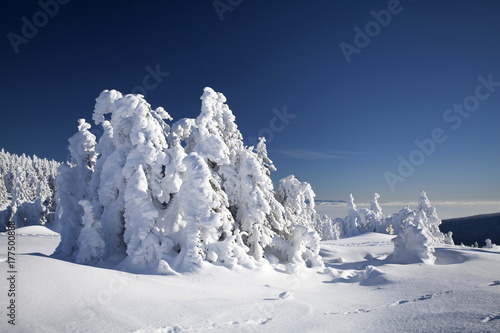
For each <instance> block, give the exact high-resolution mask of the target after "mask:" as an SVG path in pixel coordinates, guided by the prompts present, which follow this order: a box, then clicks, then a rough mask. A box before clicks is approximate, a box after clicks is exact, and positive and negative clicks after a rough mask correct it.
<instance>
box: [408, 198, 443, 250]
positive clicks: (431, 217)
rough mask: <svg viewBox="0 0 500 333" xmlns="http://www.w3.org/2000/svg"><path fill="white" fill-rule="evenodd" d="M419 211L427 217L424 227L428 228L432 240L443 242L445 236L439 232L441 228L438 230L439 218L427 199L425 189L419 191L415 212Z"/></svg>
mask: <svg viewBox="0 0 500 333" xmlns="http://www.w3.org/2000/svg"><path fill="white" fill-rule="evenodd" d="M420 212H422V213H424V214H425V216H426V218H427V223H426V227H427V229H429V232H430V234H431V240H432V242H433V243H444V241H445V236H444V234H443V233H442V232H441V230H439V225H440V224H441V220H440V219H439V217H438V215H437V213H436V208H434V207H433V206H431V204H430V202H429V199H427V194H426V193H425V191H422V192H421V193H420V198H419V200H418V207H417V210H416V212H415V213H416V214H418V213H420Z"/></svg>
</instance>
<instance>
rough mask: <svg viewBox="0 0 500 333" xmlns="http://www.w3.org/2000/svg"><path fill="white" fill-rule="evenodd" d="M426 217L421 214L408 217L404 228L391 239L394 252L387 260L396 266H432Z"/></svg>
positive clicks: (430, 241)
mask: <svg viewBox="0 0 500 333" xmlns="http://www.w3.org/2000/svg"><path fill="white" fill-rule="evenodd" d="M426 219H427V218H426V216H425V214H423V213H417V215H410V216H409V217H408V219H407V220H406V221H405V222H404V227H403V228H402V229H401V230H400V231H399V232H398V234H397V236H396V237H394V238H393V239H392V242H393V243H394V252H393V253H392V254H391V255H389V257H388V260H389V261H391V262H394V263H398V264H411V263H426V264H431V265H432V264H434V261H435V260H436V258H435V257H434V247H433V245H432V235H431V234H430V233H429V231H428V229H427V228H426V227H425V224H426V223H427V221H426Z"/></svg>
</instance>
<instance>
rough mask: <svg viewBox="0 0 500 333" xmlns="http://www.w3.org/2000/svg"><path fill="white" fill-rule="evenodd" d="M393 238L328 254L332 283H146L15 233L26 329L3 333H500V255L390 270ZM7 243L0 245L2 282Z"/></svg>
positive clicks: (0, 239) (270, 275)
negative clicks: (59, 256) (60, 256)
mask: <svg viewBox="0 0 500 333" xmlns="http://www.w3.org/2000/svg"><path fill="white" fill-rule="evenodd" d="M391 238H392V236H389V235H383V234H373V233H371V234H364V235H361V236H357V237H352V238H345V239H341V240H337V241H328V242H323V243H322V250H321V255H322V257H323V260H324V262H325V264H326V266H327V269H326V271H324V272H318V271H315V270H312V269H311V270H308V271H303V272H301V273H300V274H299V275H289V274H285V273H282V271H283V270H284V269H285V268H284V267H282V266H279V265H278V266H271V265H269V266H267V267H266V266H264V268H262V269H261V270H260V271H258V270H247V269H245V268H241V267H239V268H237V269H235V270H229V269H227V268H225V267H221V266H215V265H208V266H207V267H205V268H204V269H203V271H198V272H194V273H190V274H181V275H179V274H172V275H167V276H161V275H140V274H131V273H127V272H121V271H117V270H112V269H104V268H96V267H92V266H84V265H78V264H74V263H70V262H66V261H61V260H56V259H53V258H50V257H49V255H50V254H51V253H52V252H53V251H54V249H55V247H56V246H57V244H58V243H59V238H58V236H57V235H56V234H54V233H53V232H51V231H49V230H47V229H45V228H44V227H39V226H37V227H29V228H21V229H19V230H17V238H16V243H17V270H18V274H17V279H18V280H17V286H16V288H17V291H18V295H17V298H16V325H15V326H12V325H9V324H8V323H7V318H6V316H5V309H6V306H7V302H8V298H7V296H6V295H7V292H6V289H7V288H8V286H7V285H6V284H5V283H2V284H1V289H2V290H1V293H0V295H1V296H0V308H1V309H2V311H1V314H2V316H1V321H0V331H1V332H137V333H139V332H141V333H142V332H256V331H258V332H363V331H372V332H402V331H405V332H417V331H418V332H423V331H426V332H433V331H440V332H479V331H482V332H499V331H500V305H499V304H500V303H499V301H498V300H499V299H500V281H499V280H500V252H499V249H498V247H497V248H494V249H491V250H486V249H472V248H462V247H458V246H444V245H443V246H441V247H437V248H436V252H435V256H436V257H437V260H436V264H435V265H423V264H409V265H396V264H388V263H387V262H386V261H384V258H385V257H386V256H387V254H389V253H391V252H392V250H393V245H392V243H391V241H390V239H391ZM6 251H7V236H6V235H5V234H2V235H0V262H1V263H0V267H2V272H3V273H2V274H4V277H2V280H4V281H5V276H6V275H7V270H8V269H7V263H6V261H7V258H6V257H7V256H6Z"/></svg>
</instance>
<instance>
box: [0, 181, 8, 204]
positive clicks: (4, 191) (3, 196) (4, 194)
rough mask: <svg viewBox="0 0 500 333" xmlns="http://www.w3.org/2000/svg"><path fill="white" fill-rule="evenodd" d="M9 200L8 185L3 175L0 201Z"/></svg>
mask: <svg viewBox="0 0 500 333" xmlns="http://www.w3.org/2000/svg"><path fill="white" fill-rule="evenodd" d="M8 200H9V194H8V193H7V187H6V186H5V182H4V181H3V177H0V203H4V202H7V201H8Z"/></svg>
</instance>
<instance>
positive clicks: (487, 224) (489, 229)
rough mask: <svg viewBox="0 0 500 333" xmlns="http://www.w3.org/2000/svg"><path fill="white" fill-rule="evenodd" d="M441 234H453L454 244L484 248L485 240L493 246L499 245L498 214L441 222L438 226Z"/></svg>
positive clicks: (499, 221) (499, 214) (499, 220)
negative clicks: (475, 244) (488, 240)
mask: <svg viewBox="0 0 500 333" xmlns="http://www.w3.org/2000/svg"><path fill="white" fill-rule="evenodd" d="M439 229H441V232H443V233H447V232H448V231H452V232H453V240H454V241H455V244H457V245H460V244H461V243H463V244H464V245H474V243H475V242H477V243H478V245H479V246H480V247H481V246H484V244H485V240H486V239H487V238H489V239H491V241H492V242H493V243H494V244H497V245H498V244H500V213H495V214H484V215H475V216H469V217H460V218H455V219H447V220H443V223H442V224H441V225H440V226H439Z"/></svg>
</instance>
